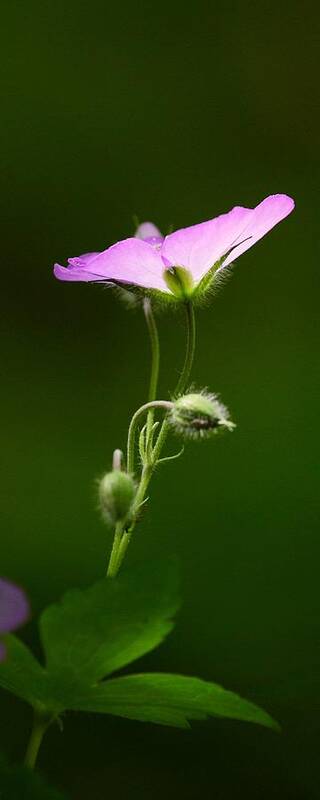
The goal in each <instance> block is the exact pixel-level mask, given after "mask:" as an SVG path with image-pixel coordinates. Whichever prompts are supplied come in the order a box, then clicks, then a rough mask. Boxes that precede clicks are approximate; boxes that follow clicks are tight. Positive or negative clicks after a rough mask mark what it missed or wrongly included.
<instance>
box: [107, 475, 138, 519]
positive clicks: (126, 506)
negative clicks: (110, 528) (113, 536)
mask: <svg viewBox="0 0 320 800" xmlns="http://www.w3.org/2000/svg"><path fill="white" fill-rule="evenodd" d="M135 494H136V486H135V483H134V480H133V478H132V477H131V475H128V473H127V472H121V471H120V470H119V469H114V470H113V471H112V472H107V473H106V475H104V477H103V478H102V479H101V481H100V483H99V500H100V507H101V511H102V516H103V517H104V519H105V521H106V522H107V523H108V524H109V525H116V523H117V522H122V521H124V520H125V519H126V517H129V516H130V511H131V508H132V505H133V501H134V498H135Z"/></svg>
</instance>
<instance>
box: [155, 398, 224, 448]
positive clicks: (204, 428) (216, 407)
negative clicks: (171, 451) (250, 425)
mask: <svg viewBox="0 0 320 800" xmlns="http://www.w3.org/2000/svg"><path fill="white" fill-rule="evenodd" d="M169 421H170V422H171V424H172V425H173V427H174V428H175V430H176V431H177V433H179V434H180V435H181V436H185V437H186V438H189V439H204V438H206V437H208V436H212V434H216V433H218V432H219V431H221V430H223V429H227V430H230V431H232V430H233V428H235V425H234V423H233V422H231V420H230V417H229V412H228V409H227V408H226V406H224V405H223V404H222V403H220V400H218V398H217V397H216V395H214V394H208V393H207V392H199V393H190V394H186V395H183V396H182V397H179V398H178V400H176V402H175V403H174V406H173V409H172V411H171V413H170V415H169Z"/></svg>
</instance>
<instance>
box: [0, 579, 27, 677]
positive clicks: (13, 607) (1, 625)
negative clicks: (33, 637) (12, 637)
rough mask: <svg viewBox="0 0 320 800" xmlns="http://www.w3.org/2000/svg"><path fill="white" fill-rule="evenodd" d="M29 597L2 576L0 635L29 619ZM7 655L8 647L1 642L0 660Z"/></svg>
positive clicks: (0, 584) (0, 580) (0, 587)
mask: <svg viewBox="0 0 320 800" xmlns="http://www.w3.org/2000/svg"><path fill="white" fill-rule="evenodd" d="M28 616H29V605H28V601H27V598H26V596H25V594H24V592H23V591H22V589H20V588H19V587H18V586H15V585H14V584H13V583H9V581H6V580H4V578H0V635H1V634H5V633H8V632H9V631H14V630H15V629H16V628H18V627H19V625H22V624H23V622H25V621H26V620H27V619H28ZM5 655H6V648H5V646H4V644H3V643H2V642H0V661H3V659H4V658H5Z"/></svg>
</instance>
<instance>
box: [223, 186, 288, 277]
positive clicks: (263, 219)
mask: <svg viewBox="0 0 320 800" xmlns="http://www.w3.org/2000/svg"><path fill="white" fill-rule="evenodd" d="M293 209H294V200H292V198H291V197H288V196H287V195H286V194H272V195H270V196H269V197H266V198H265V200H263V201H262V203H259V205H258V206H256V208H254V209H253V218H252V220H250V222H249V224H248V226H247V227H246V228H245V229H244V230H243V231H242V233H241V235H240V236H239V237H238V240H239V244H238V246H237V245H236V242H233V246H234V249H233V250H232V253H230V254H229V255H228V256H227V258H226V260H225V261H224V262H223V265H222V267H220V269H223V268H224V267H226V266H228V264H230V263H231V262H232V261H234V260H235V259H236V258H239V256H241V255H242V253H245V251H246V250H249V249H250V247H252V246H253V245H254V244H255V243H256V242H258V241H259V239H262V237H263V236H265V234H266V233H268V232H269V231H271V230H272V228H274V226H275V225H277V224H278V222H281V220H282V219H285V217H287V216H288V214H290V213H291V211H293ZM248 237H249V238H248ZM244 239H245V241H243V240H244Z"/></svg>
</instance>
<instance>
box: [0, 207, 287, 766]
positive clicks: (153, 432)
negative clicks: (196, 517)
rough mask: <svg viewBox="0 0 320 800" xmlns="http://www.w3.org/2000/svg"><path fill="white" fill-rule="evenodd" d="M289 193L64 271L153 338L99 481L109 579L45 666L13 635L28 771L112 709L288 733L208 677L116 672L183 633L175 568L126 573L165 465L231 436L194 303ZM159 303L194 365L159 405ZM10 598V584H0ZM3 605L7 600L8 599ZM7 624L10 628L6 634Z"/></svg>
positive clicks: (141, 233) (151, 229)
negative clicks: (50, 735)
mask: <svg viewBox="0 0 320 800" xmlns="http://www.w3.org/2000/svg"><path fill="white" fill-rule="evenodd" d="M293 207H294V203H293V200H292V199H291V198H290V197H287V196H286V195H281V194H278V195H272V196H270V197H267V198H266V199H265V200H263V202H262V203H260V204H259V205H258V206H257V207H256V208H242V207H238V206H237V207H235V208H233V209H232V210H231V211H229V212H228V213H227V214H222V215H221V216H219V217H216V218H215V219H212V220H209V221H208V222H203V223H200V224H198V225H193V226H191V227H189V228H184V229H181V230H178V231H175V232H174V233H171V234H169V235H168V236H166V237H163V236H162V235H161V233H160V232H159V230H158V229H157V228H156V227H155V225H153V223H151V222H146V223H143V224H142V225H140V226H139V227H138V229H137V231H136V234H135V236H134V237H130V238H128V239H125V240H123V241H121V242H118V243H117V244H114V245H113V246H111V247H109V248H108V249H107V250H104V251H103V252H101V253H97V252H94V253H86V254H85V255H82V256H79V257H77V258H70V259H69V261H68V267H63V266H60V265H58V264H56V265H55V267H54V274H55V276H56V278H58V279H59V280H62V281H84V282H89V283H103V284H109V285H111V286H113V287H114V288H116V290H117V292H118V293H119V292H120V294H123V296H125V298H126V299H130V300H133V301H134V302H135V303H136V304H140V306H141V309H142V311H143V313H144V316H145V319H146V323H147V328H148V331H149V335H150V343H151V374H150V384H149V393H148V397H146V402H145V403H144V404H143V405H142V406H141V407H140V408H138V409H137V410H136V411H135V413H134V414H133V416H132V419H131V422H130V424H129V429H128V438H127V445H126V451H125V454H124V453H123V451H122V449H116V450H115V451H114V453H113V459H112V469H111V470H110V471H109V472H107V473H106V474H105V475H104V476H103V477H102V479H101V480H100V482H99V487H98V493H99V500H100V507H101V512H102V517H103V520H104V521H105V522H106V524H107V526H108V527H109V529H110V530H111V531H112V532H113V545H112V548H111V554H110V558H109V563H108V568H107V575H106V577H104V578H103V579H102V580H100V581H99V582H98V583H96V584H94V585H93V586H90V587H89V588H88V589H85V590H81V591H80V590H72V591H70V592H69V593H68V594H67V595H66V596H65V597H64V598H63V599H62V601H61V602H60V603H57V604H56V605H53V606H49V607H48V608H47V609H46V610H45V611H44V612H43V614H42V616H41V618H40V636H41V641H42V646H43V651H44V657H45V660H44V663H43V664H41V663H40V662H39V661H38V660H37V659H36V658H35V657H34V656H33V655H32V653H31V652H30V650H29V649H28V648H27V647H26V646H25V645H24V644H23V643H22V642H21V641H20V640H19V639H17V638H16V637H15V636H13V635H8V636H6V637H5V647H6V658H5V660H4V661H3V663H2V664H0V685H1V686H3V687H5V688H7V689H8V690H9V691H11V692H13V693H15V694H16V695H17V696H18V697H21V698H22V699H24V700H26V701H27V702H28V703H29V704H30V705H31V706H32V708H33V710H34V725H33V729H32V733H31V737H30V742H29V745H28V748H27V754H26V764H27V765H28V766H30V767H33V766H34V764H35V761H36V758H37V754H38V750H39V747H40V744H41V741H42V738H43V736H44V733H45V732H46V730H47V729H48V728H49V727H50V725H51V724H52V723H53V722H54V721H59V719H61V717H62V715H64V714H65V712H66V711H68V710H77V711H84V712H97V711H98V712H101V713H106V714H114V715H118V716H122V717H127V718H130V719H136V720H141V721H148V722H154V723H158V724H162V725H171V726H176V727H189V720H193V719H204V718H205V717H208V716H213V717H230V718H234V719H241V720H245V721H248V722H256V723H259V724H261V725H265V726H267V727H270V728H274V729H278V725H277V723H276V722H275V721H274V720H273V719H272V718H271V717H270V715H269V714H268V713H267V712H265V711H263V710H262V709H261V708H258V707H257V706H256V705H254V704H253V703H251V702H249V701H247V700H244V699H242V698H240V697H239V696H237V695H236V694H233V693H232V692H229V691H226V690H225V689H223V688H222V687H221V686H218V685H217V684H215V683H209V682H206V681H203V680H201V679H199V678H194V677H187V676H183V675H175V674H164V673H151V674H148V673H143V674H133V675H125V676H120V677H119V676H117V675H115V676H114V674H115V673H117V672H118V671H119V670H121V669H122V668H123V667H126V666H127V665H128V664H130V663H131V662H133V661H135V660H136V659H137V658H139V657H140V656H142V655H144V654H145V653H147V652H149V651H150V650H152V649H154V648H155V647H156V646H157V645H158V644H160V643H161V641H162V640H163V639H164V637H165V636H166V635H167V634H168V633H169V632H170V631H171V629H172V627H173V622H172V619H173V616H174V614H175V612H176V610H177V607H178V594H177V582H176V573H175V569H174V567H173V566H172V565H171V564H170V563H168V565H167V566H166V567H165V568H159V565H158V564H157V565H154V566H152V565H151V566H150V564H148V565H147V566H144V567H143V568H142V569H139V570H122V569H120V568H121V567H122V564H123V560H124V558H125V555H126V551H127V548H128V545H129V543H130V540H131V538H132V535H133V532H134V529H135V527H136V525H137V524H138V523H139V522H140V520H141V517H142V514H141V512H142V509H143V507H144V506H145V504H146V501H147V492H148V488H149V484H150V481H151V478H152V476H153V473H154V471H155V469H156V467H157V466H158V465H159V464H160V463H164V462H170V461H171V460H172V459H173V458H177V457H179V456H180V455H181V454H182V451H183V440H184V439H188V438H192V439H199V440H201V439H202V438H204V437H208V436H213V437H214V436H217V435H219V434H220V433H221V432H222V431H232V430H233V428H234V423H233V422H232V421H231V419H230V415H229V412H228V410H227V408H226V406H225V405H224V404H223V403H222V402H221V401H220V398H218V397H217V395H216V394H215V393H213V392H209V391H207V390H204V389H199V390H195V389H194V388H190V379H191V370H192V364H193V359H194V354H195V308H196V306H197V305H199V304H201V303H202V302H203V301H204V300H205V299H206V298H208V297H210V295H214V294H215V292H216V290H217V288H219V286H220V285H221V282H222V281H223V279H224V277H225V276H226V275H227V274H228V272H229V271H230V269H231V265H232V263H233V262H234V261H235V259H237V258H238V257H239V256H240V255H241V254H242V253H244V252H245V251H246V250H248V249H249V248H250V247H252V245H254V244H255V243H256V242H257V241H258V240H259V239H261V238H262V237H263V236H264V235H265V234H266V233H268V231H270V230H271V229H272V228H273V227H274V226H275V225H276V224H277V223H278V222H280V221H281V220H282V219H284V218H285V217H286V216H287V215H288V214H289V213H290V212H291V211H292V209H293ZM159 304H165V305H168V306H170V307H171V308H172V310H175V308H176V307H177V306H178V305H180V306H182V307H183V309H184V311H185V317H186V352H185V358H184V364H183V367H182V371H181V374H180V377H179V380H178V384H177V386H176V389H175V391H174V393H173V395H172V396H171V397H169V398H158V394H157V387H158V376H159V365H160V346H159V337H158V331H157V324H156V312H157V308H158V306H159ZM171 430H172V431H174V432H175V434H176V435H177V436H178V437H180V439H181V440H182V449H181V450H180V451H179V452H178V453H177V454H176V455H173V456H172V455H163V448H164V445H165V442H166V439H167V436H168V434H169V432H170V431H171ZM0 591H1V585H0ZM0 602H1V594H0ZM7 629H8V628H4V627H1V621H0V633H3V632H4V631H5V630H7Z"/></svg>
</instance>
